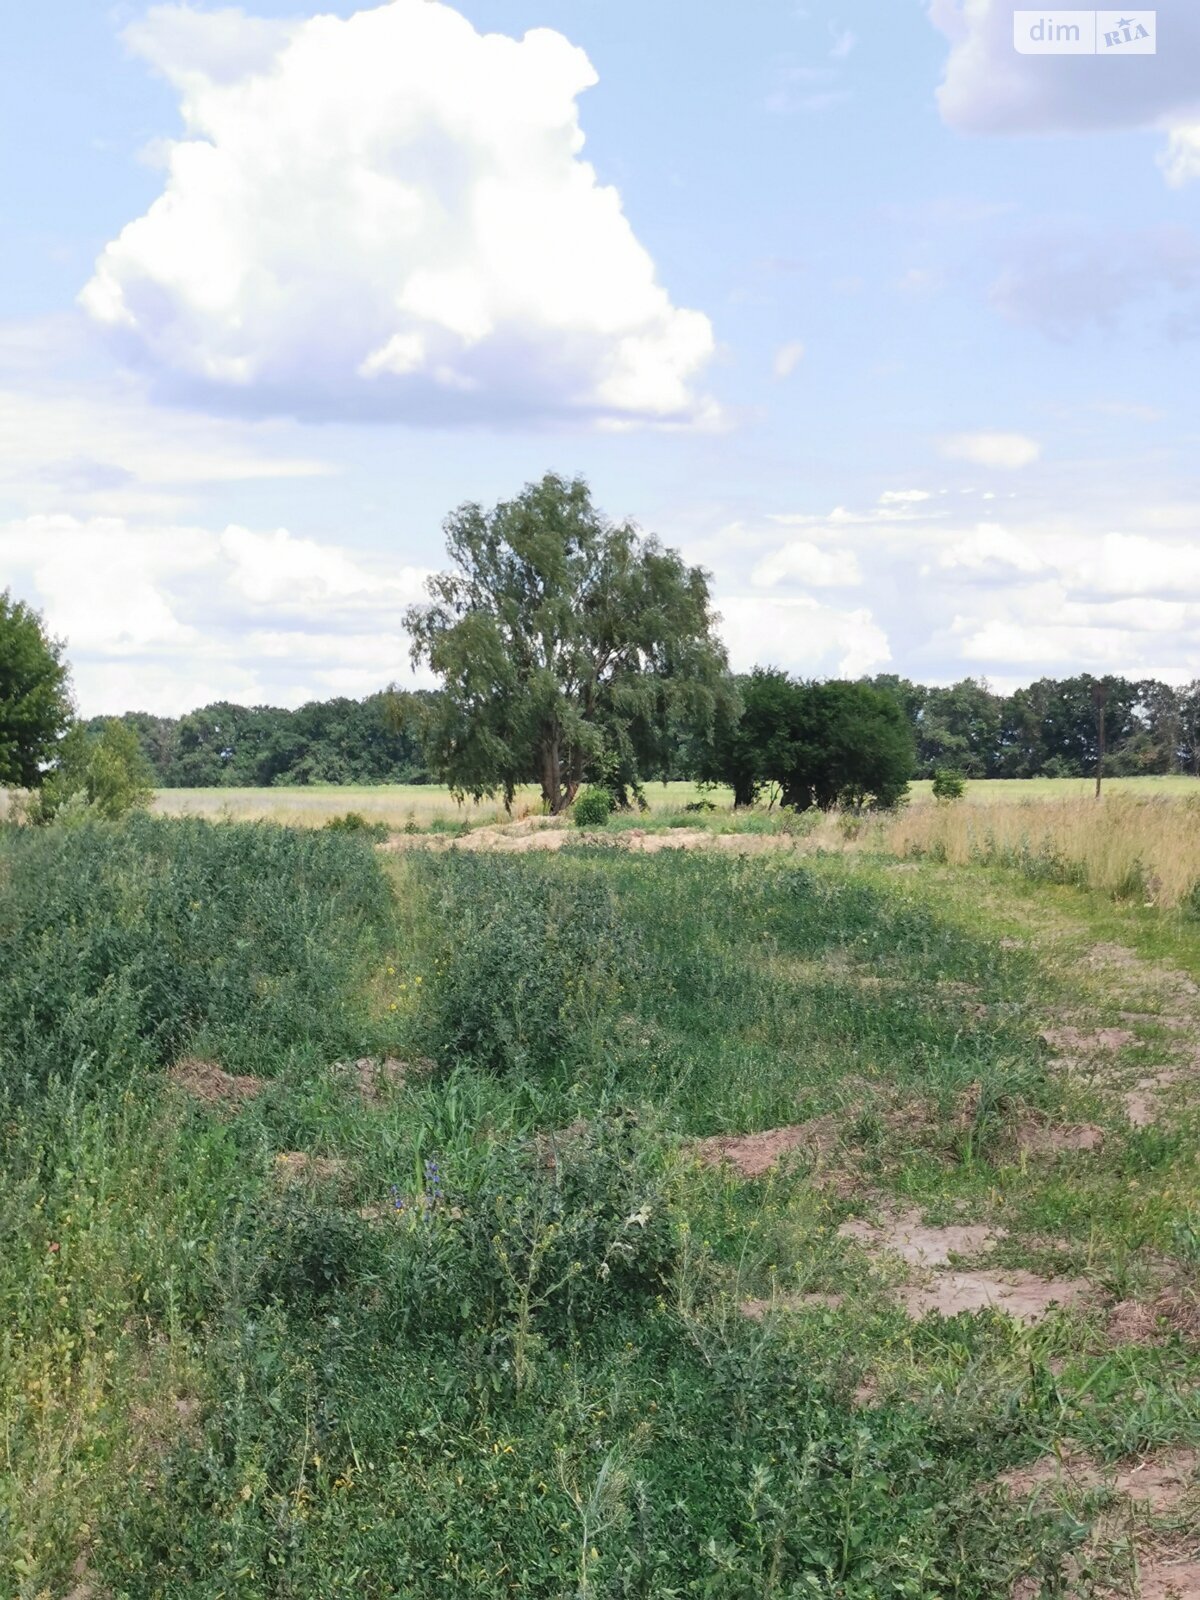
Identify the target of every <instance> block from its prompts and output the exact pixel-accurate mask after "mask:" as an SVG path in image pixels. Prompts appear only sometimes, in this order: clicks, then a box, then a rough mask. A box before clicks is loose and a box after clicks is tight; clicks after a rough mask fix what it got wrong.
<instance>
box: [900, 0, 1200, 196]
mask: <svg viewBox="0 0 1200 1600" xmlns="http://www.w3.org/2000/svg"><path fill="white" fill-rule="evenodd" d="M1014 9H1015V8H1014V6H1013V5H1012V3H1011V0H930V4H929V16H930V20H931V21H932V22H933V24H934V26H935V27H937V28H938V29H940V30H941V32H942V33H944V34H945V35H946V37H947V38H948V39H949V40H950V45H951V48H950V54H949V57H948V59H947V62H946V71H945V76H944V78H943V80H942V84H941V87H940V88H939V90H938V96H937V98H938V106H939V108H940V110H941V113H942V116H943V118H944V119H945V121H946V122H947V123H948V124H949V125H950V126H951V127H952V128H956V129H957V130H959V131H960V132H963V133H999V134H1029V133H1035V134H1039V133H1075V132H1090V131H1100V130H1103V129H1112V128H1163V129H1165V130H1167V132H1168V136H1169V144H1168V148H1167V151H1166V154H1165V155H1164V157H1163V159H1162V165H1163V166H1164V169H1165V171H1166V174H1167V177H1168V179H1169V181H1171V182H1173V183H1182V182H1185V181H1186V180H1187V179H1189V178H1191V177H1194V176H1196V174H1197V172H1200V163H1198V162H1197V161H1196V160H1195V157H1194V153H1195V151H1196V150H1197V149H1198V148H1200V137H1198V135H1197V128H1198V126H1200V8H1197V6H1196V4H1195V0H1158V4H1157V13H1158V19H1157V31H1158V45H1159V48H1158V53H1157V55H1154V56H1147V57H1141V58H1139V59H1138V60H1137V61H1136V62H1133V63H1127V62H1114V61H1100V60H1098V59H1097V58H1096V57H1095V56H1087V55H1080V56H1055V57H1054V58H1053V60H1047V59H1045V58H1044V57H1042V56H1039V55H1023V54H1021V53H1020V52H1019V51H1017V50H1016V49H1015V48H1014V46H1013V11H1014ZM1130 65H1132V66H1133V67H1134V68H1135V69H1140V70H1134V71H1127V70H1124V69H1125V68H1127V67H1128V66H1130ZM1114 69H1115V70H1116V71H1117V72H1120V73H1121V77H1120V80H1119V84H1114Z"/></svg>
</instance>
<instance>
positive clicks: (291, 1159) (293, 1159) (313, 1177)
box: [272, 1150, 346, 1189]
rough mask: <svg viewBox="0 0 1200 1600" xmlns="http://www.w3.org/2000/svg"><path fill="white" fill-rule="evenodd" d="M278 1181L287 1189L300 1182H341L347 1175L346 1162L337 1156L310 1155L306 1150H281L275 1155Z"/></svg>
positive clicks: (276, 1179)
mask: <svg viewBox="0 0 1200 1600" xmlns="http://www.w3.org/2000/svg"><path fill="white" fill-rule="evenodd" d="M272 1170H273V1173H274V1177H275V1181H276V1183H278V1184H279V1185H280V1186H281V1187H283V1188H285V1189H290V1188H293V1187H295V1186H296V1185H299V1184H315V1183H330V1182H332V1181H333V1180H334V1179H337V1180H338V1181H339V1182H340V1181H341V1179H343V1178H344V1177H345V1176H346V1163H345V1162H344V1161H341V1160H339V1159H338V1158H337V1157H336V1156H310V1155H309V1154H308V1152H307V1151H306V1150H281V1151H280V1152H279V1154H278V1155H277V1156H276V1157H275V1164H274V1167H273V1169H272Z"/></svg>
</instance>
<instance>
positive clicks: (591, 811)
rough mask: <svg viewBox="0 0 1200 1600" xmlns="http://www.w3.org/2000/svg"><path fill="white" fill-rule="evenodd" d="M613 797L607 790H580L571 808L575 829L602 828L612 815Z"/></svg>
mask: <svg viewBox="0 0 1200 1600" xmlns="http://www.w3.org/2000/svg"><path fill="white" fill-rule="evenodd" d="M612 809H613V797H612V795H611V794H610V793H609V792H608V790H607V789H601V788H599V787H597V786H593V787H592V788H590V789H582V790H580V792H579V794H578V795H577V796H576V799H575V804H574V806H573V807H572V815H573V816H574V818H575V826H576V827H577V828H602V827H603V826H604V824H605V823H606V822H607V821H608V819H609V817H610V816H611V815H612Z"/></svg>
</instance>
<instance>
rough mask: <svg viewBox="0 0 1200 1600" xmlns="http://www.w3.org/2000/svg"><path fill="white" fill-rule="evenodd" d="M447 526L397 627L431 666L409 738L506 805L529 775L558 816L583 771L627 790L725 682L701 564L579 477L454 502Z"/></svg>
mask: <svg viewBox="0 0 1200 1600" xmlns="http://www.w3.org/2000/svg"><path fill="white" fill-rule="evenodd" d="M445 534H446V543H447V549H448V553H449V556H450V560H451V563H452V570H451V571H449V572H442V573H438V574H436V575H435V576H433V577H431V578H430V579H429V580H428V583H427V588H428V591H429V596H430V603H429V604H426V605H418V606H412V607H410V608H409V610H408V612H407V614H406V616H405V625H406V627H407V628H408V630H409V633H410V635H411V637H412V659H413V663H414V665H420V664H422V663H424V664H427V665H428V666H429V667H431V668H432V670H433V671H434V673H435V674H436V675H437V677H438V678H439V679H440V680H441V684H442V692H441V693H440V694H439V695H437V696H436V697H432V699H431V701H430V702H429V703H427V704H426V706H425V707H424V708H423V711H422V713H421V721H422V737H423V741H424V743H425V748H426V753H427V757H428V759H429V761H430V764H431V766H432V767H433V768H434V770H435V771H436V772H437V774H438V776H439V777H440V778H442V779H443V780H444V781H445V782H447V783H448V784H449V785H450V787H451V788H452V789H453V790H454V791H455V792H456V793H458V794H469V795H471V796H473V797H474V798H475V799H480V798H482V797H483V796H484V795H493V794H496V793H497V792H502V793H503V795H504V799H505V803H506V805H507V804H510V803H511V801H512V797H513V793H514V790H515V788H516V786H517V785H518V784H520V783H528V782H536V783H538V784H540V785H541V790H542V797H543V799H544V801H545V803H546V806H547V808H548V809H549V811H550V812H551V813H554V814H557V813H558V812H560V811H562V809H563V808H564V807H565V806H568V805H570V803H571V801H572V800H573V799H574V798H575V794H576V792H577V791H578V789H579V786H580V784H581V783H582V782H584V781H585V780H597V781H601V782H605V783H608V784H610V785H611V786H612V787H613V788H615V789H616V790H618V791H628V790H631V789H632V790H634V791H635V792H636V791H637V790H638V788H639V785H640V783H641V781H642V780H643V779H644V778H646V777H649V776H651V775H655V774H658V775H665V773H666V772H667V770H668V768H669V763H670V755H671V751H672V750H673V749H674V748H676V746H677V745H678V743H679V741H680V740H681V739H683V738H688V737H691V738H694V737H696V735H697V733H699V734H700V736H701V737H702V736H703V735H704V733H705V732H706V730H707V729H709V728H710V727H711V725H712V721H713V716H714V712H715V711H716V709H717V707H718V705H719V704H720V703H721V702H722V700H723V698H724V697H725V696H726V695H727V694H728V693H729V692H730V690H729V687H728V674H727V669H726V661H725V652H724V650H723V648H722V646H721V644H720V642H719V640H718V639H717V638H716V636H715V634H714V631H713V627H714V623H715V620H716V619H715V617H714V614H713V610H712V604H711V597H710V595H709V589H708V578H707V575H706V574H705V573H704V572H703V570H702V569H701V568H699V567H688V566H686V565H685V564H684V563H683V561H682V560H681V559H680V557H679V555H678V554H677V553H676V552H675V551H674V550H665V549H663V547H662V546H661V545H660V544H659V543H658V541H657V540H656V539H653V538H647V537H644V536H643V535H642V534H640V533H639V532H638V530H637V529H636V528H634V527H632V526H630V525H628V524H622V525H616V524H613V523H610V522H609V521H607V520H606V519H605V518H604V517H603V516H602V515H601V514H600V512H598V511H597V510H596V508H595V507H594V506H593V504H592V500H591V494H590V492H589V490H588V486H587V484H586V483H585V482H584V481H583V479H581V478H576V479H572V480H567V479H564V478H560V477H556V476H555V475H553V474H547V475H546V477H544V478H543V479H542V480H541V482H540V483H534V484H530V485H528V486H527V487H526V489H525V491H524V493H523V494H521V495H519V496H518V497H517V498H516V499H515V500H508V501H502V502H501V503H500V504H499V505H497V506H495V507H494V508H493V509H492V510H490V511H485V510H484V509H483V508H482V507H481V506H478V505H472V504H468V505H463V506H460V507H459V508H458V510H457V511H455V512H453V513H451V515H450V516H449V517H448V518H447V520H446V523H445Z"/></svg>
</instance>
